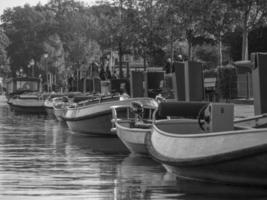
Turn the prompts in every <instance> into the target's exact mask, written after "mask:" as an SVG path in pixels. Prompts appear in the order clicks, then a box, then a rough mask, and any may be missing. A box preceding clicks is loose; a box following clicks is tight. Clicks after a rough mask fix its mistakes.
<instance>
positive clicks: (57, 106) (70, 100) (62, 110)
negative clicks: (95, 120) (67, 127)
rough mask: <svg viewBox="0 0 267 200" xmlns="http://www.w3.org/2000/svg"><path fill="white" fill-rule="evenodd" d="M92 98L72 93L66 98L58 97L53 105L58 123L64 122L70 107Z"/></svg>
mask: <svg viewBox="0 0 267 200" xmlns="http://www.w3.org/2000/svg"><path fill="white" fill-rule="evenodd" d="M91 98H92V96H91V95H82V94H81V93H70V94H68V95H66V96H62V97H56V98H55V99H54V104H53V111H54V115H55V117H56V119H57V120H58V121H64V117H65V114H66V112H67V108H68V107H69V106H71V105H73V104H75V103H78V102H80V101H85V100H88V99H91Z"/></svg>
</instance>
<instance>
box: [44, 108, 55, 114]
mask: <svg viewBox="0 0 267 200" xmlns="http://www.w3.org/2000/svg"><path fill="white" fill-rule="evenodd" d="M45 111H46V113H47V115H48V116H54V109H53V107H45Z"/></svg>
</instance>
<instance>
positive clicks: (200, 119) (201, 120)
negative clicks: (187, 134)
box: [197, 104, 209, 131]
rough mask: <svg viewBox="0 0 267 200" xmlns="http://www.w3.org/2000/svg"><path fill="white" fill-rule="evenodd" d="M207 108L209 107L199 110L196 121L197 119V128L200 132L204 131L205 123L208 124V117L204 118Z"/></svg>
mask: <svg viewBox="0 0 267 200" xmlns="http://www.w3.org/2000/svg"><path fill="white" fill-rule="evenodd" d="M208 106H209V104H207V105H205V106H203V107H202V108H201V109H200V111H199V113H198V117H197V119H198V125H199V127H200V128H201V130H202V131H206V129H205V128H204V125H205V124H206V123H209V117H207V116H205V111H206V109H207V107H208Z"/></svg>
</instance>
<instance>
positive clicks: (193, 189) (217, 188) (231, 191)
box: [177, 177, 267, 200]
mask: <svg viewBox="0 0 267 200" xmlns="http://www.w3.org/2000/svg"><path fill="white" fill-rule="evenodd" d="M177 189H178V192H179V193H182V194H183V197H182V199H185V200H187V199H188V200H194V199H203V200H206V199H216V200H223V199H224V200H231V199H233V200H236V199H253V200H254V199H256V198H261V199H265V198H266V197H267V190H266V188H261V187H254V186H237V185H229V184H221V183H218V182H212V183H210V182H202V181H197V180H192V179H184V178H180V177H179V178H177Z"/></svg>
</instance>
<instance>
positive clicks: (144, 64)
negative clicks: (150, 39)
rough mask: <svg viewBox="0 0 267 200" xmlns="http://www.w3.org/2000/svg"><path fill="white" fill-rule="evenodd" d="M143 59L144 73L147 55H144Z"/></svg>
mask: <svg viewBox="0 0 267 200" xmlns="http://www.w3.org/2000/svg"><path fill="white" fill-rule="evenodd" d="M143 59H144V71H146V67H147V66H146V54H145V55H144V57H143Z"/></svg>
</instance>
